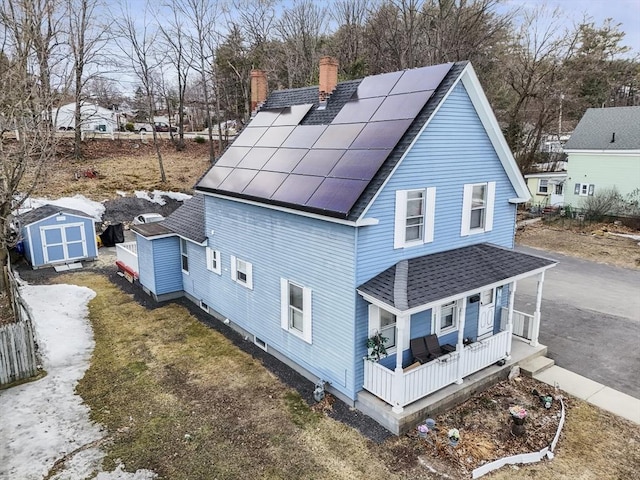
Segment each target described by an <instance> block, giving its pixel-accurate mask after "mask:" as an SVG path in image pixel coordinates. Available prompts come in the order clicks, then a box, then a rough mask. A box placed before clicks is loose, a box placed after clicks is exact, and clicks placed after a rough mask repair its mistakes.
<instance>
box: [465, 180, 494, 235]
mask: <svg viewBox="0 0 640 480" xmlns="http://www.w3.org/2000/svg"><path fill="white" fill-rule="evenodd" d="M495 195H496V182H487V183H468V184H466V185H465V186H464V193H463V198H462V225H461V228H460V235H462V236H466V235H473V234H475V233H482V232H489V231H491V230H493V205H494V202H495Z"/></svg>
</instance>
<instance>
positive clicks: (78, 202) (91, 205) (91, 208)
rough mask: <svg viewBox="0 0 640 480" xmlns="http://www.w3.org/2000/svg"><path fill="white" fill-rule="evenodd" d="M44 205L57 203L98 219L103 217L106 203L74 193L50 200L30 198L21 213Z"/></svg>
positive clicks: (59, 205) (21, 208)
mask: <svg viewBox="0 0 640 480" xmlns="http://www.w3.org/2000/svg"><path fill="white" fill-rule="evenodd" d="M43 205H56V206H58V207H62V208H71V209H73V210H79V211H81V212H84V213H86V214H87V215H90V216H91V217H93V218H95V219H96V220H98V221H99V220H100V219H101V218H102V214H103V213H104V205H103V204H102V203H100V202H95V201H93V200H89V199H88V198H87V197H85V196H84V195H80V194H78V195H74V196H73V197H63V198H58V199H57V200H49V199H47V198H28V199H27V200H26V201H25V203H24V204H23V205H22V207H20V211H19V213H25V212H28V211H30V210H33V209H35V208H38V207H41V206H43Z"/></svg>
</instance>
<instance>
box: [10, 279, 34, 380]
mask: <svg viewBox="0 0 640 480" xmlns="http://www.w3.org/2000/svg"><path fill="white" fill-rule="evenodd" d="M5 280H7V286H8V289H7V291H8V293H9V295H10V296H11V303H12V307H13V311H14V315H15V317H16V321H15V322H14V323H10V324H8V325H2V326H0V386H4V385H7V384H10V383H13V382H16V381H19V380H24V379H27V378H30V377H33V376H34V375H36V374H37V373H38V364H39V363H40V362H39V354H38V345H37V343H36V341H35V330H34V328H33V321H32V318H31V311H30V310H29V307H28V306H27V304H26V303H25V301H24V300H23V299H22V297H21V296H20V291H19V289H18V282H17V280H16V278H15V277H14V276H13V274H12V273H11V271H10V270H9V269H5Z"/></svg>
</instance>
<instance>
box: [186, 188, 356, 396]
mask: <svg viewBox="0 0 640 480" xmlns="http://www.w3.org/2000/svg"><path fill="white" fill-rule="evenodd" d="M205 211H206V212H207V213H206V218H205V224H206V228H205V231H206V232H207V235H208V236H209V239H208V242H209V243H208V246H209V247H210V248H212V249H214V250H219V251H220V256H221V262H222V274H221V275H217V274H215V273H213V272H210V271H208V270H207V269H206V257H205V250H204V248H203V247H197V248H192V247H191V246H190V248H189V278H188V279H186V278H185V285H184V287H185V291H186V292H188V293H189V294H191V295H193V296H194V297H196V298H197V299H199V300H203V301H204V302H205V303H206V304H207V305H209V306H210V307H211V308H213V309H214V310H216V311H217V312H219V313H220V314H221V315H223V316H225V317H226V318H229V319H230V320H231V321H233V322H234V323H237V324H238V325H239V326H241V327H242V328H244V329H245V330H247V331H249V332H251V333H253V334H254V335H256V336H257V337H259V338H260V339H261V340H263V341H265V342H266V343H267V344H268V345H269V346H271V347H273V348H275V349H276V350H278V351H280V352H281V353H283V354H284V355H286V356H287V357H289V358H290V359H291V360H293V361H294V362H296V363H297V364H299V365H301V366H302V367H304V368H305V369H307V370H309V371H310V372H312V373H313V374H315V375H317V376H318V377H321V378H323V379H324V380H327V381H329V382H330V383H331V385H332V386H333V387H334V388H336V389H337V390H339V391H341V392H342V393H344V394H346V395H347V396H349V397H350V398H355V392H356V391H357V390H359V389H360V388H361V382H360V385H358V386H356V384H355V383H354V378H355V377H354V362H353V358H354V353H355V352H354V324H353V319H354V316H355V302H356V291H355V287H356V285H355V275H354V271H355V266H354V258H355V253H354V245H355V239H354V235H355V229H354V228H353V227H349V226H345V225H338V224H335V223H330V222H325V221H323V220H318V219H313V218H307V217H303V216H300V215H294V214H290V213H286V212H280V211H276V210H273V209H268V208H263V207H260V206H254V205H247V204H243V203H239V202H234V201H230V200H226V199H221V198H216V197H211V196H207V197H205ZM212 231H213V233H212ZM232 255H233V256H235V257H236V258H239V259H241V260H244V261H246V262H249V263H251V265H252V271H253V289H252V290H249V289H248V288H246V287H244V286H243V285H240V284H238V283H236V282H234V281H233V280H232V279H231V268H232V265H231V256H232ZM280 278H285V279H288V280H291V281H293V282H295V283H297V284H299V285H301V286H303V287H306V288H310V289H311V290H312V343H311V344H308V343H306V342H305V341H304V340H302V339H301V338H299V337H297V336H295V335H294V334H292V333H290V332H288V331H286V330H284V329H283V328H282V327H281V323H280Z"/></svg>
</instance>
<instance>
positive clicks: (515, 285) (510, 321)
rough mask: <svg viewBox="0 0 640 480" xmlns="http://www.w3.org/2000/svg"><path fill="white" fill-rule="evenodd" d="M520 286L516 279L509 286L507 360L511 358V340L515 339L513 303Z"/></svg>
mask: <svg viewBox="0 0 640 480" xmlns="http://www.w3.org/2000/svg"><path fill="white" fill-rule="evenodd" d="M517 288H518V282H517V281H516V280H514V281H513V282H511V287H510V288H509V313H508V314H507V332H509V336H508V338H507V360H511V342H512V341H513V305H514V304H515V301H516V289H517Z"/></svg>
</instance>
